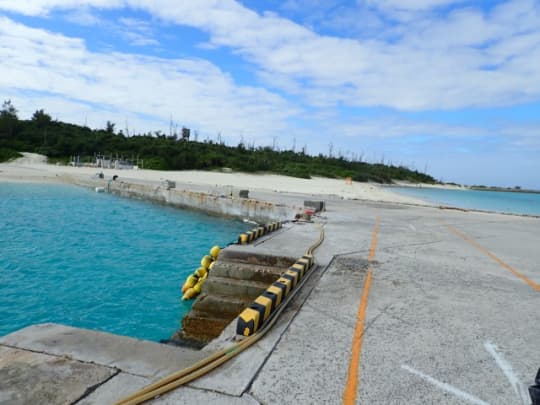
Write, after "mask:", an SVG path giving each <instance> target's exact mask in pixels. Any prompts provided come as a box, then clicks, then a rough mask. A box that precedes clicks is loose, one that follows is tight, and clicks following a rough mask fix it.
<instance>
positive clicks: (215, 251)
mask: <svg viewBox="0 0 540 405" xmlns="http://www.w3.org/2000/svg"><path fill="white" fill-rule="evenodd" d="M220 251H221V249H220V248H219V246H214V247H212V249H210V256H212V257H213V258H214V259H217V257H218V256H219V252H220Z"/></svg>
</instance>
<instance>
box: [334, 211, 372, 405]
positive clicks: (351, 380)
mask: <svg viewBox="0 0 540 405" xmlns="http://www.w3.org/2000/svg"><path fill="white" fill-rule="evenodd" d="M379 223H380V218H379V217H377V219H376V221H375V229H374V230H373V236H372V237H371V246H370V248H369V257H368V260H369V261H370V262H371V261H373V260H374V259H375V250H376V249H377V234H378V233H379ZM371 273H372V269H371V265H370V266H369V268H368V271H367V274H366V279H365V281H364V289H363V291H362V298H361V300H360V306H359V307H358V316H357V322H356V328H355V330H354V335H353V341H352V348H351V359H350V362H349V371H348V376H347V383H346V385H345V391H344V393H343V403H344V404H346V405H353V404H354V403H355V402H356V395H357V393H358V385H359V383H360V378H359V372H360V355H361V354H362V340H363V337H364V323H365V320H366V309H367V303H368V297H369V288H370V286H371Z"/></svg>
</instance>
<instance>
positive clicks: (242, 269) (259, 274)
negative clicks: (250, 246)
mask: <svg viewBox="0 0 540 405" xmlns="http://www.w3.org/2000/svg"><path fill="white" fill-rule="evenodd" d="M286 269H287V268H286V267H273V266H272V267H271V266H262V265H257V264H248V263H237V262H229V261H224V260H221V259H220V260H218V261H217V262H216V263H215V264H214V267H213V268H212V270H211V272H212V277H224V278H234V279H237V280H249V281H260V282H262V283H267V284H272V283H273V282H274V281H276V280H277V279H278V278H279V276H280V275H281V274H282V273H283V272H284V271H285V270H286Z"/></svg>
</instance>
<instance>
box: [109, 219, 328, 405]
mask: <svg viewBox="0 0 540 405" xmlns="http://www.w3.org/2000/svg"><path fill="white" fill-rule="evenodd" d="M317 227H318V228H319V240H317V242H315V243H314V244H313V245H311V246H310V247H309V249H308V250H307V251H306V254H308V255H313V252H315V250H316V249H317V248H318V247H319V246H320V245H321V244H322V243H323V241H324V228H323V227H322V226H321V225H320V224H317ZM312 273H313V272H312V271H311V272H309V274H307V277H304V278H303V279H302V281H301V282H300V283H299V285H298V286H297V287H296V288H295V289H294V291H292V293H291V294H290V295H289V296H288V297H287V299H286V301H285V302H283V303H282V304H281V305H280V306H279V308H278V309H277V310H276V312H274V315H273V316H272V318H270V319H269V322H268V323H266V324H265V325H264V326H263V327H262V328H261V329H259V331H257V333H255V334H254V335H252V336H250V337H248V338H246V339H244V340H242V341H240V342H238V343H236V344H234V345H232V346H231V347H228V348H226V349H222V350H220V351H218V352H216V353H214V354H212V355H210V356H208V357H206V358H204V359H202V360H200V361H198V362H197V363H195V364H193V365H192V366H190V367H187V368H185V369H183V370H180V371H177V372H176V373H173V374H171V375H169V376H167V377H165V378H163V379H161V380H159V381H156V382H155V383H153V384H150V385H148V386H146V387H145V388H143V389H141V390H139V391H137V392H135V393H133V394H131V395H129V396H127V397H125V398H122V399H120V400H118V401H117V402H116V403H115V405H136V404H141V403H143V402H145V401H148V400H149V399H152V398H155V397H157V396H158V395H163V394H165V393H167V392H169V391H171V390H174V389H175V388H178V387H180V386H182V385H184V384H187V383H189V382H191V381H193V380H195V379H197V378H199V377H201V376H203V375H204V374H206V373H208V372H210V371H212V370H214V369H215V368H217V367H219V366H220V365H222V364H223V363H225V362H226V361H228V360H230V359H232V358H233V357H234V356H236V355H238V354H240V353H242V352H243V351H244V350H246V349H247V348H248V347H250V346H251V345H253V344H255V343H256V342H257V341H258V340H259V339H261V338H262V337H263V336H264V335H265V334H266V332H268V331H269V330H270V329H271V328H272V326H273V325H274V323H275V322H276V320H277V319H278V316H279V314H280V313H281V312H282V311H283V310H284V309H285V307H286V306H287V304H288V303H289V301H290V300H291V299H292V298H293V297H294V296H295V295H296V293H297V292H298V291H300V287H302V285H303V284H304V283H305V282H306V281H307V280H308V279H309V277H310V275H311V274H312Z"/></svg>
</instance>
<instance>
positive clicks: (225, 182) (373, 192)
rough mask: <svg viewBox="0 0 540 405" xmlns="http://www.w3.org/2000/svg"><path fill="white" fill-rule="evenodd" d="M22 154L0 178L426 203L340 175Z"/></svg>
mask: <svg viewBox="0 0 540 405" xmlns="http://www.w3.org/2000/svg"><path fill="white" fill-rule="evenodd" d="M23 155H24V157H22V158H19V159H16V160H14V161H11V162H7V163H1V164H0V182H34V183H44V182H62V183H77V180H84V179H89V178H91V177H92V176H95V175H96V173H99V172H102V173H103V174H104V176H105V178H112V176H114V175H117V176H118V179H119V180H124V181H134V182H158V181H160V180H164V179H168V180H172V181H175V182H176V183H177V187H182V188H184V189H188V190H189V189H190V187H195V186H197V187H199V188H200V186H206V187H207V188H208V190H209V191H210V190H211V189H212V188H221V189H223V188H224V187H231V188H234V189H235V190H237V189H248V190H251V191H253V190H260V191H267V192H279V193H300V194H307V195H334V196H338V197H342V198H345V199H360V200H369V201H381V202H392V203H405V204H419V205H429V204H428V203H426V202H424V201H422V200H419V199H415V198H412V197H406V196H401V195H399V194H397V193H393V192H391V191H389V190H388V189H386V188H383V187H381V186H380V185H378V184H373V183H358V182H352V183H351V184H346V182H345V181H344V180H342V179H328V178H321V177H316V178H312V179H300V178H295V177H288V176H279V175H274V174H247V173H240V172H232V173H223V172H217V171H194V170H186V171H160V170H141V169H138V170H116V169H101V168H95V167H72V166H62V165H51V164H47V163H46V161H47V159H46V157H45V156H42V155H38V154H34V153H24V154H23Z"/></svg>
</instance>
